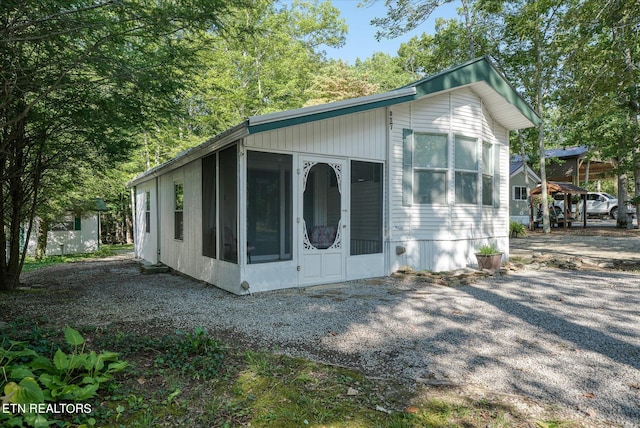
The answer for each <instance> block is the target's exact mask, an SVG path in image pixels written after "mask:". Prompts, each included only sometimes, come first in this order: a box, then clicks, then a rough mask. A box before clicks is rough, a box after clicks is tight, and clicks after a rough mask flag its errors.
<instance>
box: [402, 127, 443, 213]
mask: <svg viewBox="0 0 640 428" xmlns="http://www.w3.org/2000/svg"><path fill="white" fill-rule="evenodd" d="M403 152H404V153H403V156H404V159H403V193H404V196H403V204H405V205H411V204H412V203H413V204H446V203H447V171H448V167H449V142H448V137H447V134H430V133H425V132H416V133H414V132H413V131H411V130H409V129H405V130H404V149H403Z"/></svg>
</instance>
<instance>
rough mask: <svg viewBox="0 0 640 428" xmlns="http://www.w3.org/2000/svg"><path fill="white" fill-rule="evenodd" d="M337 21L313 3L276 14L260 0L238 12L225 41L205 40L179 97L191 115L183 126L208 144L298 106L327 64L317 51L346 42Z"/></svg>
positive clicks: (332, 11) (334, 13)
mask: <svg viewBox="0 0 640 428" xmlns="http://www.w3.org/2000/svg"><path fill="white" fill-rule="evenodd" d="M339 15H340V12H339V10H338V9H337V8H335V7H334V6H332V5H331V3H330V2H328V1H324V2H319V1H317V0H313V1H298V0H295V1H293V2H292V3H291V6H290V7H281V8H279V9H277V8H276V7H275V6H274V5H273V3H272V2H271V1H267V0H261V1H257V2H254V5H253V7H252V8H251V9H247V8H244V9H242V10H241V11H240V12H238V13H235V14H234V16H233V18H232V19H229V22H228V26H227V32H226V33H225V34H224V35H210V36H208V39H207V44H208V45H209V46H210V47H211V48H210V49H207V50H206V51H203V52H202V55H201V61H202V63H203V64H204V66H203V68H201V69H200V72H199V73H198V75H197V76H196V78H195V81H194V83H193V89H192V90H190V91H189V93H188V94H186V97H185V98H184V103H185V105H186V106H187V107H188V112H189V115H188V117H187V118H186V119H185V120H184V121H183V122H182V123H181V124H179V126H180V128H181V129H182V130H183V131H184V132H185V133H187V134H188V133H191V134H192V135H196V136H197V137H198V139H201V138H208V137H210V136H212V135H215V134H217V133H218V132H221V131H223V130H225V129H227V128H228V127H230V126H233V125H236V124H238V123H239V122H241V121H242V120H244V119H246V118H247V117H249V116H252V115H258V114H264V113H269V112H275V111H282V110H288V109H292V108H299V107H302V105H303V104H304V103H305V102H306V101H307V97H308V95H307V93H306V91H307V90H308V89H309V87H310V86H311V84H312V81H313V78H314V76H315V75H316V74H317V73H318V71H319V70H320V68H321V67H322V65H323V64H324V62H325V58H324V52H323V50H322V48H323V47H324V46H332V47H340V46H342V45H343V44H344V41H345V34H346V32H347V27H346V24H345V21H344V19H342V18H340V17H339ZM183 137H184V136H180V138H183Z"/></svg>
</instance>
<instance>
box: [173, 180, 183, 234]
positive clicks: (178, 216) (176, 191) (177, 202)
mask: <svg viewBox="0 0 640 428" xmlns="http://www.w3.org/2000/svg"><path fill="white" fill-rule="evenodd" d="M173 196H174V198H173V200H174V222H173V225H174V228H173V238H174V239H177V240H179V241H182V240H183V239H184V222H183V218H184V217H183V214H184V213H183V210H184V184H183V183H180V182H175V183H173Z"/></svg>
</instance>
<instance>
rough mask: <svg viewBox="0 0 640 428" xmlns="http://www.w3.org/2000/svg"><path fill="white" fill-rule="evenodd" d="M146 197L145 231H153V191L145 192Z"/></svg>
mask: <svg viewBox="0 0 640 428" xmlns="http://www.w3.org/2000/svg"><path fill="white" fill-rule="evenodd" d="M144 198H145V207H144V231H145V232H146V233H151V192H145V193H144Z"/></svg>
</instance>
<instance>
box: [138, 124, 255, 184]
mask: <svg viewBox="0 0 640 428" xmlns="http://www.w3.org/2000/svg"><path fill="white" fill-rule="evenodd" d="M248 134H249V132H248V129H247V122H246V121H245V122H242V123H240V124H238V125H236V126H234V127H232V128H229V129H227V130H226V131H224V132H222V133H220V134H218V135H216V136H215V137H213V138H210V139H208V140H207V141H205V142H204V143H202V144H200V145H198V146H195V147H192V148H190V149H187V150H185V151H183V152H182V153H180V154H178V155H177V156H176V157H174V158H172V159H170V160H168V161H167V162H165V163H163V164H160V165H158V166H156V167H154V168H151V169H149V170H147V171H145V172H143V173H142V174H140V175H138V176H136V177H135V178H133V179H132V180H130V181H129V182H128V183H127V187H133V186H137V185H138V184H140V183H144V182H145V181H149V180H151V179H153V178H155V177H158V176H160V175H162V174H165V173H167V172H169V171H172V170H174V169H176V168H180V167H181V166H184V165H186V164H188V163H190V162H193V161H194V160H196V159H198V158H201V157H203V156H205V155H207V154H209V153H211V152H213V151H215V150H218V149H219V148H221V147H224V146H226V145H228V144H231V143H233V142H234V141H236V140H238V139H241V138H243V137H245V136H247V135H248Z"/></svg>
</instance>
